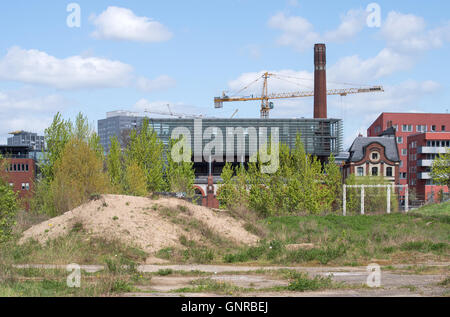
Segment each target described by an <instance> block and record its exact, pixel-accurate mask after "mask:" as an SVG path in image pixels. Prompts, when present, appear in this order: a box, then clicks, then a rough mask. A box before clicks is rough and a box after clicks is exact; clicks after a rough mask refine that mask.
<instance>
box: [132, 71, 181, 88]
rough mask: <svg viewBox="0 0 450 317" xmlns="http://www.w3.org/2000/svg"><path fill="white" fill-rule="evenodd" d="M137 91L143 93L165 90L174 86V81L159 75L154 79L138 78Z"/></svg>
mask: <svg viewBox="0 0 450 317" xmlns="http://www.w3.org/2000/svg"><path fill="white" fill-rule="evenodd" d="M136 85H137V87H138V89H139V90H141V91H144V92H154V91H161V90H166V89H169V88H172V87H175V86H176V80H175V79H173V78H172V77H169V76H167V75H161V76H159V77H157V78H155V79H148V78H145V77H139V78H138V79H137V81H136Z"/></svg>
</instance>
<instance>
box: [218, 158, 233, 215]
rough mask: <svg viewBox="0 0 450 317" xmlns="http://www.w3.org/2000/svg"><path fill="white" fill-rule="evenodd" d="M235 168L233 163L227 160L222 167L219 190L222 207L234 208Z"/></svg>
mask: <svg viewBox="0 0 450 317" xmlns="http://www.w3.org/2000/svg"><path fill="white" fill-rule="evenodd" d="M233 176H234V170H233V167H232V165H231V163H229V162H226V163H225V166H224V167H223V169H222V174H221V175H220V178H221V179H222V180H221V181H220V182H219V184H218V185H219V188H218V190H217V199H218V200H219V204H220V207H221V208H232V206H233V199H234V195H233V194H234V185H233Z"/></svg>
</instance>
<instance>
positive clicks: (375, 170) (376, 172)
mask: <svg viewBox="0 0 450 317" xmlns="http://www.w3.org/2000/svg"><path fill="white" fill-rule="evenodd" d="M372 176H378V167H372Z"/></svg>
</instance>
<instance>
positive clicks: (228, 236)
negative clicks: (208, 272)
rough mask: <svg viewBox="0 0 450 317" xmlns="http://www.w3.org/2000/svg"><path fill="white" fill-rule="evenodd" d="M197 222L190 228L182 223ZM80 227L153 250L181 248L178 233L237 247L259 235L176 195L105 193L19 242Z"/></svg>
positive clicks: (35, 228)
mask: <svg viewBox="0 0 450 317" xmlns="http://www.w3.org/2000/svg"><path fill="white" fill-rule="evenodd" d="M187 223H189V224H190V225H192V224H195V228H196V230H188V228H187V226H186V224H187ZM71 230H84V231H86V232H87V233H88V234H90V235H92V236H100V237H104V238H118V239H119V240H121V241H124V242H127V243H132V244H134V245H137V246H138V247H140V248H142V249H143V250H144V251H146V252H147V253H149V254H151V253H153V252H155V251H158V250H160V249H162V248H166V247H182V246H181V244H180V237H181V236H184V237H186V238H187V239H190V240H193V241H202V242H203V243H207V242H208V241H205V236H206V237H207V236H208V235H205V234H202V232H205V231H207V232H208V233H209V235H214V236H218V237H220V238H222V239H225V240H228V241H232V242H233V243H236V244H238V245H242V244H254V243H256V242H257V241H258V237H257V236H255V235H253V234H251V233H249V232H248V231H246V230H245V229H244V223H243V222H242V221H239V220H236V219H234V218H232V217H230V216H227V215H225V214H223V213H221V212H217V211H213V210H211V209H208V208H205V207H202V206H197V205H194V204H191V203H189V202H186V201H184V200H179V199H176V198H159V199H157V200H153V199H150V198H145V197H132V196H122V195H103V196H101V197H100V199H98V200H92V201H90V202H88V203H86V204H84V205H81V206H79V207H77V208H75V209H73V210H71V211H68V212H66V213H65V214H63V215H61V216H58V217H55V218H52V219H50V220H48V221H45V222H42V223H40V224H38V225H35V226H33V227H31V228H30V229H28V230H27V231H25V232H24V233H23V237H22V238H21V240H20V242H21V243H23V242H25V241H26V240H28V239H30V238H31V239H35V240H37V241H39V242H40V243H45V242H46V241H47V240H49V239H54V238H57V237H59V236H63V235H66V234H68V233H69V232H70V231H71Z"/></svg>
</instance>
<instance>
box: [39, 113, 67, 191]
mask: <svg viewBox="0 0 450 317" xmlns="http://www.w3.org/2000/svg"><path fill="white" fill-rule="evenodd" d="M72 130H73V127H72V123H71V122H70V121H66V120H64V119H62V117H61V114H60V113H59V112H58V113H57V114H56V115H55V116H54V117H53V121H52V124H51V125H50V127H48V128H47V129H45V142H46V148H45V151H44V160H43V162H41V164H40V165H41V170H42V176H43V179H44V180H45V181H46V182H47V183H48V182H51V181H52V180H53V177H54V166H55V163H56V162H57V161H58V160H59V158H60V157H61V153H62V151H63V150H64V147H65V146H66V144H67V143H68V142H69V140H70V138H71V136H72Z"/></svg>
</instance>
